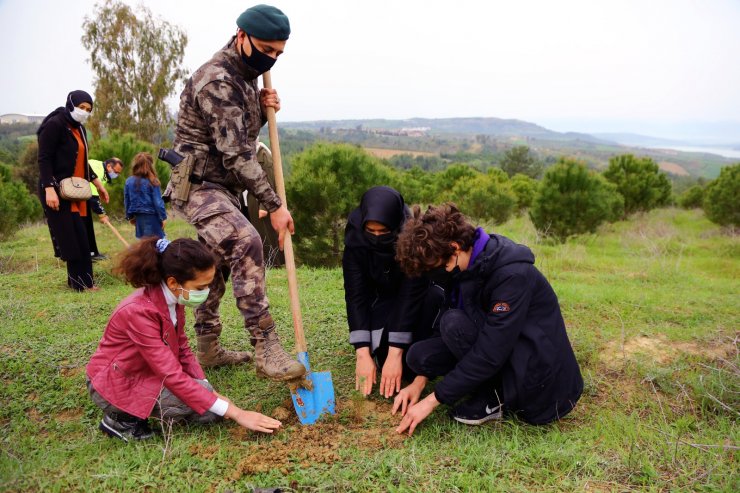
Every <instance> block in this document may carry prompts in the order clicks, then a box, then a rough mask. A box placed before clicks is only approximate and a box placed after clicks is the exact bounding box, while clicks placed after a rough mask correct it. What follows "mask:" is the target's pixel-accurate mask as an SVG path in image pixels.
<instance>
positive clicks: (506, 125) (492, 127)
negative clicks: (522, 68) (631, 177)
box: [281, 118, 613, 143]
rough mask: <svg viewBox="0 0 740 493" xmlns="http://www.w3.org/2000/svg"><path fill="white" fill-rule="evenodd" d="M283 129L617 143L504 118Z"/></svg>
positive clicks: (309, 125)
mask: <svg viewBox="0 0 740 493" xmlns="http://www.w3.org/2000/svg"><path fill="white" fill-rule="evenodd" d="M281 127H283V128H293V129H301V130H314V131H317V130H321V129H332V130H337V129H359V128H362V129H365V130H367V129H378V130H381V129H382V130H401V129H405V128H427V129H428V133H429V134H430V135H440V134H449V135H468V136H470V135H490V136H495V137H514V136H516V137H529V138H536V139H542V140H551V141H575V140H580V141H588V142H594V143H613V142H608V141H605V140H603V139H598V138H596V137H594V136H592V135H589V134H583V133H576V132H566V133H561V132H554V131H552V130H548V129H546V128H545V127H542V126H540V125H537V124H535V123H530V122H525V121H522V120H514V119H504V118H410V119H407V120H382V119H378V120H319V121H310V122H283V123H282V124H281Z"/></svg>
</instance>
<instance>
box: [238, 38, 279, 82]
mask: <svg viewBox="0 0 740 493" xmlns="http://www.w3.org/2000/svg"><path fill="white" fill-rule="evenodd" d="M247 39H248V40H249V46H251V47H252V54H251V55H249V56H247V55H246V54H245V53H244V50H242V60H244V63H246V64H247V65H249V66H250V67H252V68H253V69H254V70H256V71H257V74H258V75H262V74H264V73H265V72H267V71H268V70H270V69H271V68H272V66H273V65H275V62H276V61H277V60H276V59H275V58H272V57H271V56H268V55H265V54H264V53H262V52H261V51H260V50H258V49H257V47H256V46H254V43H252V37H251V36H249V34H247Z"/></svg>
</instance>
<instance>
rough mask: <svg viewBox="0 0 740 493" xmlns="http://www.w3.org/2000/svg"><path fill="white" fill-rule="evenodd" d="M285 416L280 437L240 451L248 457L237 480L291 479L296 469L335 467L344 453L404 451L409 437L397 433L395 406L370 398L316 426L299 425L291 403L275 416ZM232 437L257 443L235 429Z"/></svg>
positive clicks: (343, 406) (341, 407) (342, 406)
mask: <svg viewBox="0 0 740 493" xmlns="http://www.w3.org/2000/svg"><path fill="white" fill-rule="evenodd" d="M279 409H282V410H281V411H278V410H279ZM276 411H277V413H276ZM284 412H288V413H290V415H291V416H290V417H288V418H287V419H286V420H282V421H283V426H284V428H283V429H282V430H280V431H279V432H278V433H277V434H276V435H275V437H273V438H268V439H266V440H260V442H258V443H247V444H245V447H244V448H245V449H246V450H244V451H242V452H241V453H242V455H243V456H244V458H243V459H242V460H241V461H240V462H239V463H238V464H237V466H236V468H235V469H234V471H233V472H232V474H231V479H232V480H234V481H236V480H238V479H239V478H240V477H242V476H243V475H252V474H256V473H260V472H266V471H270V470H273V469H278V470H280V471H281V472H282V473H283V474H287V473H289V472H290V471H292V470H293V469H294V468H296V467H298V468H302V467H312V466H313V465H315V464H333V463H335V462H339V461H341V460H342V451H343V450H350V449H355V450H356V449H360V450H367V451H370V452H373V451H380V450H385V449H389V448H400V447H402V446H403V442H404V439H405V435H399V434H397V433H396V432H395V427H396V426H397V424H398V422H399V417H398V416H393V415H391V404H390V403H385V402H374V401H370V400H365V399H362V400H347V401H338V402H337V413H336V415H334V416H329V417H325V418H322V421H321V422H319V423H317V424H314V425H311V426H302V425H300V424H299V423H298V420H297V418H296V417H295V411H293V405H292V403H291V404H290V407H287V406H286V405H282V406H280V407H279V408H276V410H275V411H273V413H271V414H272V415H273V416H276V414H279V415H282V414H283V413H284ZM286 421H287V422H286ZM230 433H231V435H232V437H234V438H235V439H237V440H240V441H242V442H250V441H253V440H254V435H253V434H252V433H251V432H249V431H248V430H245V429H244V428H238V427H234V428H232V429H231V430H230Z"/></svg>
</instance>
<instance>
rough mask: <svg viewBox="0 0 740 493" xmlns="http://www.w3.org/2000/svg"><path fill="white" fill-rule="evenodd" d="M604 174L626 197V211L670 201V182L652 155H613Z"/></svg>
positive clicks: (650, 207)
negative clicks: (651, 157) (640, 156)
mask: <svg viewBox="0 0 740 493" xmlns="http://www.w3.org/2000/svg"><path fill="white" fill-rule="evenodd" d="M604 177H605V178H606V179H607V180H609V181H610V182H612V183H614V185H616V187H617V191H618V192H619V193H620V194H621V195H622V197H624V214H625V215H629V214H632V213H634V212H637V211H649V210H651V209H654V208H656V207H658V206H662V205H667V204H668V203H669V202H670V200H671V183H670V182H669V181H668V178H667V177H666V175H665V173H662V172H661V171H660V168H658V165H657V164H655V162H654V161H653V160H652V159H650V158H649V157H645V158H637V157H635V156H633V155H632V154H623V155H621V156H614V157H613V158H611V159H610V160H609V167H608V168H607V169H606V171H604Z"/></svg>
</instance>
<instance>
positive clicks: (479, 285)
mask: <svg viewBox="0 0 740 493" xmlns="http://www.w3.org/2000/svg"><path fill="white" fill-rule="evenodd" d="M459 287H460V292H459V293H460V298H461V300H462V303H463V310H464V311H465V312H466V313H467V314H468V316H469V317H470V318H471V319H472V320H473V322H474V323H475V324H476V325H477V326H478V327H480V332H479V335H478V339H477V341H476V343H475V344H474V345H473V347H472V349H471V350H470V352H468V354H467V355H466V356H465V357H464V358H463V359H462V360H460V361H459V362H458V363H457V366H456V367H455V368H454V369H453V370H452V371H451V372H450V373H448V374H447V375H446V376H445V377H444V379H443V380H442V381H441V382H440V383H439V384H438V385H437V386H436V388H435V390H434V392H435V395H436V397H437V399H438V400H439V401H440V402H442V403H446V404H451V403H454V402H455V401H457V400H458V399H460V398H462V397H463V396H465V395H467V394H470V393H471V392H473V391H474V390H475V389H476V388H478V387H480V386H481V385H482V384H484V383H485V382H486V381H488V380H490V379H491V378H492V377H493V376H494V375H496V374H499V373H500V375H501V379H502V383H503V391H504V400H505V403H506V405H507V407H508V409H510V410H512V411H514V412H516V413H517V414H518V415H519V416H520V417H521V418H522V419H524V420H525V421H527V422H530V423H533V424H542V423H548V422H550V421H553V420H555V419H557V418H558V417H561V416H563V415H565V414H566V413H568V412H569V411H570V410H571V409H572V408H573V406H575V403H576V401H578V399H579V397H580V396H581V392H582V391H583V379H582V377H581V372H580V369H579V367H578V362H577V361H576V358H575V355H574V354H573V349H572V347H571V345H570V341H569V340H568V335H567V334H566V331H565V322H564V321H563V316H562V314H561V313H560V305H559V304H558V299H557V296H556V295H555V292H554V291H553V289H552V287H551V286H550V283H549V282H548V281H547V279H545V276H543V275H542V274H541V273H540V271H538V270H537V269H536V268H535V266H534V255H533V254H532V252H531V250H530V249H529V248H527V247H526V246H524V245H518V244H516V243H514V242H513V241H511V240H509V239H508V238H505V237H503V236H499V235H490V239H489V241H488V243H487V244H486V247H485V249H484V250H483V252H481V253H480V255H479V256H478V258H476V259H475V261H474V262H473V265H471V266H470V267H469V268H468V269H467V270H466V271H464V272H463V273H462V274H461V275H460V277H459Z"/></svg>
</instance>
